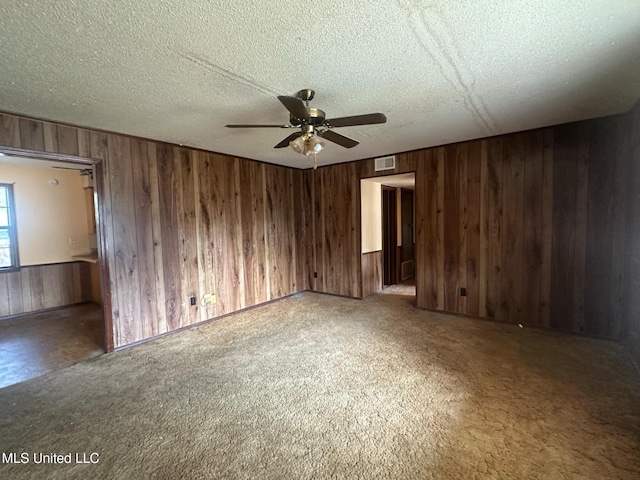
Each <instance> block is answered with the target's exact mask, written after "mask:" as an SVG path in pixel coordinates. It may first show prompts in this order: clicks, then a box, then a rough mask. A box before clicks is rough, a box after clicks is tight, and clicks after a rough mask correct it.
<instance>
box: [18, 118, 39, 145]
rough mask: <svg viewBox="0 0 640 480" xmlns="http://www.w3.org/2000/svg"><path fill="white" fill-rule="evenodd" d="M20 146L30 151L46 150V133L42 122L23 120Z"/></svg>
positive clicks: (20, 124)
mask: <svg viewBox="0 0 640 480" xmlns="http://www.w3.org/2000/svg"><path fill="white" fill-rule="evenodd" d="M19 127H20V145H21V147H22V148H26V149H28V150H44V132H43V129H42V122H38V121H36V120H28V119H26V118H21V119H20V121H19Z"/></svg>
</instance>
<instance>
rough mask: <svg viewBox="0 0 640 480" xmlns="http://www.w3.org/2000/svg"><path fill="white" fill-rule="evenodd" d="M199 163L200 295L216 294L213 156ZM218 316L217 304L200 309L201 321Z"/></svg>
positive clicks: (197, 218)
mask: <svg viewBox="0 0 640 480" xmlns="http://www.w3.org/2000/svg"><path fill="white" fill-rule="evenodd" d="M195 161H196V162H197V163H198V166H197V169H198V175H196V179H197V180H198V188H197V193H198V197H197V198H198V204H197V205H196V208H198V211H197V216H196V221H197V223H198V249H199V250H198V267H199V271H198V274H199V276H200V277H199V284H200V294H201V295H204V294H214V293H215V292H216V279H215V265H214V252H215V245H214V242H213V234H212V232H213V229H214V225H213V210H212V205H211V177H210V175H211V166H210V163H211V155H210V154H208V153H205V152H201V153H200V156H199V158H197V159H196V160H195ZM215 316H216V304H215V303H214V304H212V303H206V304H205V305H204V306H201V307H200V319H201V320H207V319H209V318H213V317H215Z"/></svg>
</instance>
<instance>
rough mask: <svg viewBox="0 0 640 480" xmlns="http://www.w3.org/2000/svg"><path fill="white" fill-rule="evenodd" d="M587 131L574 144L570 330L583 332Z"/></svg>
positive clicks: (583, 131)
mask: <svg viewBox="0 0 640 480" xmlns="http://www.w3.org/2000/svg"><path fill="white" fill-rule="evenodd" d="M583 125H584V124H583ZM587 133H588V132H587V129H586V128H584V126H581V127H579V128H578V129H577V138H576V139H575V142H576V223H575V225H576V231H575V237H574V238H575V244H574V258H575V267H574V268H575V270H574V276H573V321H572V322H571V330H573V331H575V332H583V331H585V323H584V301H585V268H586V263H585V262H586V248H587V210H588V207H589V206H588V192H589V183H588V182H589V139H588V136H587Z"/></svg>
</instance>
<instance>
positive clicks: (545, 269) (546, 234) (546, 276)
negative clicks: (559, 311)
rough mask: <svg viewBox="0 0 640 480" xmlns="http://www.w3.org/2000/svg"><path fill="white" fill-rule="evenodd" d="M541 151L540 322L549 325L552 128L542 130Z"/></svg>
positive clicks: (551, 241)
mask: <svg viewBox="0 0 640 480" xmlns="http://www.w3.org/2000/svg"><path fill="white" fill-rule="evenodd" d="M542 135H543V141H544V145H543V151H542V162H543V164H542V226H541V230H542V239H541V246H542V250H541V265H540V278H541V281H540V323H541V325H543V326H545V327H548V326H549V325H550V323H549V322H550V315H551V314H550V305H551V269H552V267H551V265H552V245H553V139H554V136H553V129H551V128H548V129H545V130H543V134H542Z"/></svg>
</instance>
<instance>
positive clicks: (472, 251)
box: [465, 141, 481, 315]
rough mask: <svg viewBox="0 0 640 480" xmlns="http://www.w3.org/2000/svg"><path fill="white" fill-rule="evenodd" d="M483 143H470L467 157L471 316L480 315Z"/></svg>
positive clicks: (469, 304) (468, 279) (467, 262)
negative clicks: (481, 157)
mask: <svg viewBox="0 0 640 480" xmlns="http://www.w3.org/2000/svg"><path fill="white" fill-rule="evenodd" d="M480 155H481V143H480V142H479V141H475V142H469V150H468V157H467V180H466V181H467V195H466V203H467V258H466V266H467V279H466V288H467V303H466V312H465V313H467V314H469V315H480V288H479V287H480V198H481V197H480V187H481V185H480V167H481V161H480Z"/></svg>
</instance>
